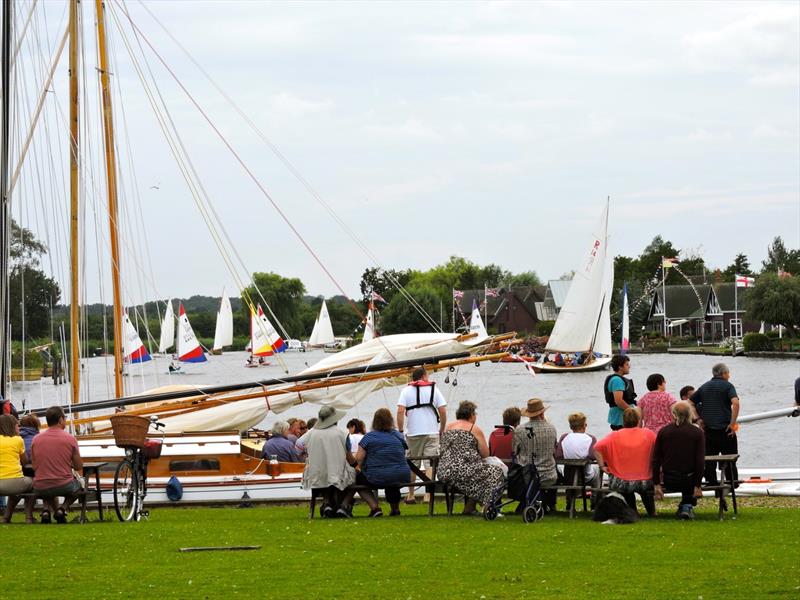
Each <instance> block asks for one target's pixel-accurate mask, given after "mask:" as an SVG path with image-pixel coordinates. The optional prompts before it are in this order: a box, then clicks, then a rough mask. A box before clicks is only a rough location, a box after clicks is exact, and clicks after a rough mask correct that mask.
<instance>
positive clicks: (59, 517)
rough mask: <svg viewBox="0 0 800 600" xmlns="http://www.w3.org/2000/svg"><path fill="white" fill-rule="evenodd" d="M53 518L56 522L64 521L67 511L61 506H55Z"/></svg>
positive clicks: (65, 520)
mask: <svg viewBox="0 0 800 600" xmlns="http://www.w3.org/2000/svg"><path fill="white" fill-rule="evenodd" d="M53 518H54V519H55V520H56V523H66V522H67V513H66V511H65V510H64V509H63V508H60V507H59V508H57V509H56V512H55V513H54V514H53Z"/></svg>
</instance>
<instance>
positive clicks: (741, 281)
mask: <svg viewBox="0 0 800 600" xmlns="http://www.w3.org/2000/svg"><path fill="white" fill-rule="evenodd" d="M755 282H756V278H755V277H748V276H747V275H737V276H736V287H753V284H754V283H755Z"/></svg>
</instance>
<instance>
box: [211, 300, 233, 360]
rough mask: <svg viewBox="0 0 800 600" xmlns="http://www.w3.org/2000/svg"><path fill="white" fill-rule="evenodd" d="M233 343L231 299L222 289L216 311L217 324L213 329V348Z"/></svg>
mask: <svg viewBox="0 0 800 600" xmlns="http://www.w3.org/2000/svg"><path fill="white" fill-rule="evenodd" d="M231 344H233V310H232V309H231V300H230V298H228V297H227V296H226V295H225V290H224V289H223V290H222V300H221V301H220V303H219V312H218V313H217V326H216V328H215V329H214V350H222V349H223V348H224V347H225V346H230V345H231Z"/></svg>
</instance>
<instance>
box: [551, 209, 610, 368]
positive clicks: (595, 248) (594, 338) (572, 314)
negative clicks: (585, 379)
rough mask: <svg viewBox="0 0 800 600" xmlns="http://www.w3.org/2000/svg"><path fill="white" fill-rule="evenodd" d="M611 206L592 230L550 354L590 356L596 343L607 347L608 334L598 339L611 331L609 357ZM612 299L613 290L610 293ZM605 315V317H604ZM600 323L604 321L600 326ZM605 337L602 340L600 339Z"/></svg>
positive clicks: (561, 314) (558, 322)
mask: <svg viewBox="0 0 800 600" xmlns="http://www.w3.org/2000/svg"><path fill="white" fill-rule="evenodd" d="M607 232H608V204H606V207H605V210H603V214H602V215H601V217H600V220H599V222H598V223H597V225H596V226H595V227H594V229H593V230H592V236H591V242H590V243H589V244H588V246H587V248H586V253H585V255H584V257H583V259H582V262H581V264H580V266H579V267H578V269H577V270H576V271H575V275H574V277H573V278H572V284H571V285H570V287H569V292H567V297H566V299H565V300H564V305H563V306H562V307H561V312H559V314H558V319H556V323H555V326H554V327H553V332H552V334H551V335H550V339H549V340H548V342H547V350H552V351H560V352H587V351H588V350H589V349H590V348H592V347H593V346H592V342H595V349H596V351H597V352H600V349H599V348H598V347H597V342H602V345H604V344H605V334H603V335H602V336H598V335H597V333H598V332H599V330H603V331H605V328H606V324H608V329H609V333H608V335H609V343H608V349H609V353H610V348H611V343H610V335H611V333H610V328H611V325H610V320H608V321H606V320H605V319H607V318H608V317H607V312H606V311H604V310H603V309H604V298H605V297H606V293H605V291H606V289H605V288H606V286H607V285H608V283H607V276H608V273H607V266H606V262H607V261H608V233H607ZM608 295H609V296H610V288H609V290H608ZM609 300H610V298H609ZM601 313H602V314H601ZM600 321H604V322H603V323H602V324H601V325H598V323H599V322H600ZM600 337H602V340H601V339H600Z"/></svg>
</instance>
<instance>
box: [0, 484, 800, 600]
mask: <svg viewBox="0 0 800 600" xmlns="http://www.w3.org/2000/svg"><path fill="white" fill-rule="evenodd" d="M799 507H800V503H798V501H797V499H791V500H783V501H779V506H776V505H775V504H774V503H772V502H769V501H767V502H764V501H747V500H745V501H743V503H742V506H740V513H739V517H738V518H737V519H736V520H732V519H731V518H730V517H727V518H726V520H725V521H724V522H719V521H718V520H717V518H716V510H715V508H714V507H712V506H711V504H709V503H704V504H703V505H702V506H701V507H699V509H698V518H697V520H696V521H694V522H680V521H677V520H674V519H673V518H672V512H673V511H674V510H675V505H674V503H670V504H664V505H661V506H660V511H661V512H660V515H659V517H658V518H657V519H654V520H647V519H643V520H642V522H640V523H638V524H635V525H627V526H603V525H600V524H597V523H593V522H591V521H590V520H589V519H588V518H587V517H584V516H581V517H580V518H578V519H574V520H572V521H570V519H569V518H567V517H566V516H564V515H561V514H558V515H556V516H547V517H545V519H544V520H542V521H540V522H538V523H533V524H529V525H526V524H524V523H523V522H522V520H521V518H520V517H515V516H511V515H509V516H507V517H505V518H502V519H499V520H497V521H494V522H486V521H484V520H483V519H480V518H476V517H461V516H458V517H456V516H453V517H446V516H444V515H437V516H436V517H434V518H429V517H427V516H426V515H425V508H424V507H422V506H419V505H418V506H414V507H408V508H406V507H404V510H403V512H404V514H403V516H401V517H399V518H388V517H384V518H382V519H372V520H370V519H368V518H366V517H365V515H366V512H367V511H366V508H365V507H364V506H363V505H360V506H357V507H356V516H357V518H355V519H352V520H321V519H314V521H309V520H308V518H307V517H306V514H307V513H306V508H305V507H304V506H259V507H255V508H251V509H236V508H193V509H190V508H186V509H179V508H155V509H153V510H152V512H151V516H150V520H149V521H146V522H142V523H134V524H122V523H119V522H116V521H107V522H104V523H101V522H92V523H89V524H86V525H78V524H69V525H55V524H53V525H47V526H44V525H33V526H29V525H23V524H21V523H20V524H16V525H15V524H11V525H4V526H0V536H2V542H3V543H2V546H3V552H2V569H0V595H1V596H2V597H3V598H78V597H80V598H110V597H122V598H128V597H132V598H140V597H141V598H144V597H148V598H159V597H162V598H228V597H235V596H240V597H250V598H263V597H280V598H346V599H348V600H352V599H355V598H432V597H457V598H521V597H531V598H533V597H536V598H550V597H553V598H555V597H558V598H561V599H569V598H582V597H590V596H593V597H600V598H617V597H625V598H693V599H697V598H702V599H703V600H709V599H712V598H726V599H728V598H798V597H800V569H798V565H800V510H798V508H799ZM457 509H459V507H457ZM441 510H443V508H442V509H441ZM729 514H730V513H729ZM359 516H360V517H361V518H358V517H359ZM94 518H96V513H95V516H94ZM22 520H23V515H22V514H16V515H15V521H16V522H21V521H22ZM223 545H261V546H262V549H261V550H256V551H247V552H196V553H182V552H179V551H178V549H179V548H181V547H185V546H223Z"/></svg>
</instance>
